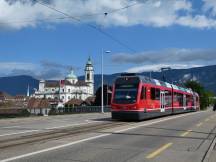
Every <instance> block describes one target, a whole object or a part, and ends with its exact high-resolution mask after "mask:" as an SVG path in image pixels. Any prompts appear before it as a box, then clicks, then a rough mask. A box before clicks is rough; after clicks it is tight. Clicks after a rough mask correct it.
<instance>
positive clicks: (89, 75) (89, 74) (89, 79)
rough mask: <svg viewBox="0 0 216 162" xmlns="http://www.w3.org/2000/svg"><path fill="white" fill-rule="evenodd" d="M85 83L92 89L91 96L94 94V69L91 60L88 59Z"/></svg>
mask: <svg viewBox="0 0 216 162" xmlns="http://www.w3.org/2000/svg"><path fill="white" fill-rule="evenodd" d="M85 82H86V83H87V84H88V85H89V87H90V93H91V95H93V94H94V67H93V64H92V61H91V58H90V57H89V58H88V61H87V63H86V66H85Z"/></svg>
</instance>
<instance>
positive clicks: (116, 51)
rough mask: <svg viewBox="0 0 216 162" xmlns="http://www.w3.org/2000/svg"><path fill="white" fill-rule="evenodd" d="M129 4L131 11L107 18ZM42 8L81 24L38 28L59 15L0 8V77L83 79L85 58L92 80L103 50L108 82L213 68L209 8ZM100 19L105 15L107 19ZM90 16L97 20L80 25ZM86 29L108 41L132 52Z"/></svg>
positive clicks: (24, 7) (71, 4)
mask: <svg viewBox="0 0 216 162" xmlns="http://www.w3.org/2000/svg"><path fill="white" fill-rule="evenodd" d="M41 2H43V1H41ZM130 4H137V5H134V6H132V7H130V8H128V9H126V10H125V9H124V10H122V11H119V12H116V13H113V14H112V13H110V14H109V12H108V11H112V10H115V9H119V8H123V7H125V6H128V5H130ZM47 5H49V6H53V7H54V8H57V9H59V10H60V11H63V12H64V13H67V14H70V15H72V16H74V15H75V16H76V17H79V18H80V19H81V20H82V22H81V23H77V22H74V21H71V20H70V19H64V20H55V19H52V20H44V21H43V22H41V21H40V20H43V19H47V17H48V18H50V17H52V18H53V17H62V16H63V15H61V14H60V13H57V12H55V11H52V10H51V9H49V8H46V7H45V6H42V5H40V4H38V3H33V2H32V1H30V0H22V1H19V0H15V1H6V0H0V10H1V9H2V10H3V11H5V12H2V13H0V55H1V58H0V76H7V75H21V74H27V75H32V76H34V77H37V78H39V79H41V78H43V79H59V78H62V77H64V75H65V74H66V73H67V72H68V69H69V67H74V69H75V72H76V73H77V74H78V75H82V74H83V70H84V65H85V63H86V61H87V58H88V57H89V56H91V58H92V60H93V63H94V67H95V73H100V72H101V69H100V66H101V59H100V57H101V51H102V49H104V50H110V51H112V53H111V54H105V55H104V64H105V65H104V71H105V73H107V74H110V73H116V72H123V71H128V72H141V71H151V70H158V69H160V68H161V67H165V66H170V67H172V68H190V67H197V66H206V65H214V64H216V62H215V61H216V54H215V51H216V50H215V36H216V19H215V18H216V17H215V16H216V3H215V1H214V0H196V1H195V0H193V1H192V0H172V1H171V0H166V1H165V0H151V1H147V2H144V1H131V0H119V1H111V0H100V1H99V0H87V1H83V0H74V1H69V0H61V1H60V0H53V1H51V2H50V3H49V4H47ZM103 12H108V15H107V17H104V16H103ZM91 13H101V15H100V14H99V15H95V16H91V17H84V18H82V16H83V15H84V16H85V15H86V14H91ZM29 20H30V21H29ZM87 24H93V25H95V26H97V27H98V28H100V29H101V30H103V31H104V32H106V33H109V34H111V35H112V36H113V37H115V38H116V39H118V40H119V41H121V42H123V43H124V44H127V46H128V47H129V48H132V49H133V51H131V50H129V49H128V48H125V47H124V46H121V45H120V44H119V43H116V42H115V41H113V40H112V39H110V38H108V37H106V36H104V35H103V34H101V33H100V32H98V31H96V30H94V29H92V28H89V26H88V25H87Z"/></svg>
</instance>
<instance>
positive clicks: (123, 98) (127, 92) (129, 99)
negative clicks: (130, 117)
mask: <svg viewBox="0 0 216 162" xmlns="http://www.w3.org/2000/svg"><path fill="white" fill-rule="evenodd" d="M136 100H137V88H124V89H115V95H114V103H117V104H132V103H135V102H136Z"/></svg>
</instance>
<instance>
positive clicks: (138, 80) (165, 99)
mask: <svg viewBox="0 0 216 162" xmlns="http://www.w3.org/2000/svg"><path fill="white" fill-rule="evenodd" d="M197 110H199V95H198V94H197V93H196V92H193V91H192V90H191V89H187V88H183V87H179V86H176V85H173V84H170V83H167V82H163V81H159V80H156V79H150V78H148V77H145V76H138V75H136V74H122V75H121V76H119V77H118V78H117V79H116V81H115V83H114V85H113V94H112V101H111V111H112V118H113V119H126V120H142V119H146V118H151V117H156V116H163V115H169V114H175V113H182V112H189V111H197Z"/></svg>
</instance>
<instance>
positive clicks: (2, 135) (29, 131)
mask: <svg viewBox="0 0 216 162" xmlns="http://www.w3.org/2000/svg"><path fill="white" fill-rule="evenodd" d="M38 131H39V130H28V131H23V132H17V133H8V134H0V137H4V136H12V135H18V134H24V133H31V132H38Z"/></svg>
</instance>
